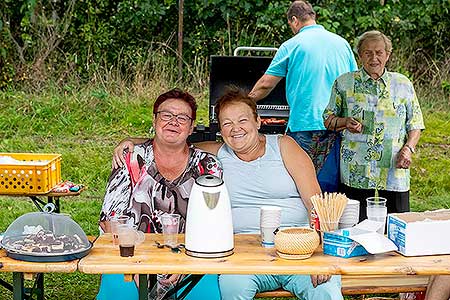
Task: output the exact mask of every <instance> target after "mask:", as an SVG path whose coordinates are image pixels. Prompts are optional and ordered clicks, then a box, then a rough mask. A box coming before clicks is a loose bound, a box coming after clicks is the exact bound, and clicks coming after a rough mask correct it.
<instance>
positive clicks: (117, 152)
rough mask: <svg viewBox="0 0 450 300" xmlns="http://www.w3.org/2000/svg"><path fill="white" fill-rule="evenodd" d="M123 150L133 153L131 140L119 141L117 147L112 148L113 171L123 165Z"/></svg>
mask: <svg viewBox="0 0 450 300" xmlns="http://www.w3.org/2000/svg"><path fill="white" fill-rule="evenodd" d="M125 149H128V152H133V151H134V143H133V141H132V140H130V139H128V138H127V139H124V140H122V141H120V143H119V145H117V146H116V148H114V151H113V159H112V167H113V169H117V168H121V167H123V166H124V165H125V155H124V151H125Z"/></svg>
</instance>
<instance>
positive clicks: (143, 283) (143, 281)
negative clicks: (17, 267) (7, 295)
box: [14, 274, 148, 300]
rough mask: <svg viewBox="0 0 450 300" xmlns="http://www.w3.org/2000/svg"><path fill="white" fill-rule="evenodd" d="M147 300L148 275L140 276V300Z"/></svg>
mask: <svg viewBox="0 0 450 300" xmlns="http://www.w3.org/2000/svg"><path fill="white" fill-rule="evenodd" d="M147 299H148V279H147V274H139V300H147ZM14 300H15V299H14Z"/></svg>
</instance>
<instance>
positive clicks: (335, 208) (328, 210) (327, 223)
mask: <svg viewBox="0 0 450 300" xmlns="http://www.w3.org/2000/svg"><path fill="white" fill-rule="evenodd" d="M347 201H348V199H347V197H346V196H345V195H344V194H340V193H325V194H318V195H314V196H312V197H311V202H312V204H313V206H314V209H315V210H316V214H317V215H318V216H319V221H320V229H321V231H333V230H336V229H337V224H338V222H339V219H340V218H341V216H342V213H343V212H344V209H345V206H346V205H347Z"/></svg>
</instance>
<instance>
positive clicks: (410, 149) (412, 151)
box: [403, 144, 416, 153]
mask: <svg viewBox="0 0 450 300" xmlns="http://www.w3.org/2000/svg"><path fill="white" fill-rule="evenodd" d="M403 146H404V147H406V148H408V149H409V151H411V153H416V150H415V149H414V147H411V146H410V145H408V144H405V145H403Z"/></svg>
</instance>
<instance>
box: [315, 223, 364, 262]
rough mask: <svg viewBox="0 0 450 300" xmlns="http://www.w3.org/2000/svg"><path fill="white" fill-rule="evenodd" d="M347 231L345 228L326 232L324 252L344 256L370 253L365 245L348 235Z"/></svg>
mask: <svg viewBox="0 0 450 300" xmlns="http://www.w3.org/2000/svg"><path fill="white" fill-rule="evenodd" d="M345 233H346V231H345V230H337V231H334V232H324V234H323V253H324V254H327V255H333V256H339V257H343V258H349V257H354V256H362V255H366V254H369V253H368V252H367V251H366V249H365V248H364V247H363V246H361V245H360V244H359V243H357V242H355V241H354V240H352V239H351V238H349V237H348V236H345V235H344V234H345ZM347 234H348V231H347Z"/></svg>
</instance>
